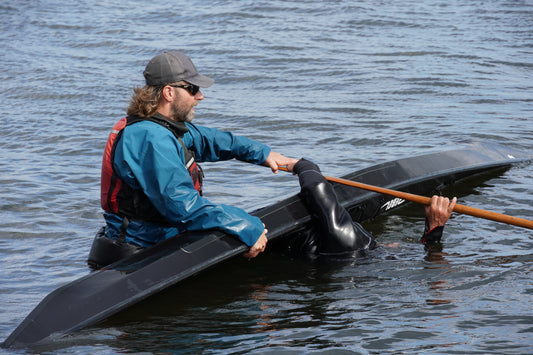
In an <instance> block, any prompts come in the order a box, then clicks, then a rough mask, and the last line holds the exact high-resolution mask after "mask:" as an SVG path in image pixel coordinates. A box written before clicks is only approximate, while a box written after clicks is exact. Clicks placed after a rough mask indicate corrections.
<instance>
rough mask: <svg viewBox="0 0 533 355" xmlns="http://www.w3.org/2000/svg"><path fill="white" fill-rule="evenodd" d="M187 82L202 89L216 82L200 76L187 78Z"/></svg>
mask: <svg viewBox="0 0 533 355" xmlns="http://www.w3.org/2000/svg"><path fill="white" fill-rule="evenodd" d="M185 81H186V82H188V83H190V84H193V85H196V86H199V87H201V88H208V87H210V86H211V85H213V83H214V82H215V80H213V79H211V78H209V77H207V76H204V75H200V74H198V75H195V76H193V77H191V78H187V79H185Z"/></svg>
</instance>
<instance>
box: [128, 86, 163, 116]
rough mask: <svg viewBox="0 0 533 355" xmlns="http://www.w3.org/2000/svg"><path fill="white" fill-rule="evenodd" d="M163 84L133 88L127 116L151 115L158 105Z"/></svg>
mask: <svg viewBox="0 0 533 355" xmlns="http://www.w3.org/2000/svg"><path fill="white" fill-rule="evenodd" d="M164 87H165V85H161V86H150V85H146V86H144V87H142V88H134V89H133V92H134V93H133V96H132V97H131V101H130V105H129V106H128V110H127V113H128V116H140V117H151V116H153V115H154V114H155V113H156V111H157V107H158V106H159V100H160V99H161V93H162V91H163V88H164Z"/></svg>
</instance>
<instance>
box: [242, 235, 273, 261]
mask: <svg viewBox="0 0 533 355" xmlns="http://www.w3.org/2000/svg"><path fill="white" fill-rule="evenodd" d="M267 232H268V231H267V230H266V229H265V230H263V234H261V236H260V237H259V239H257V242H255V244H254V246H253V247H251V248H250V250H248V251H247V252H246V253H244V254H243V256H244V257H245V258H255V257H256V256H257V255H259V253H262V252H264V251H265V248H266V244H267V237H266V234H267Z"/></svg>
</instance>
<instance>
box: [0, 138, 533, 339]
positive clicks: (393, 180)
mask: <svg viewBox="0 0 533 355" xmlns="http://www.w3.org/2000/svg"><path fill="white" fill-rule="evenodd" d="M530 159H531V157H530V156H527V155H526V154H524V153H522V152H519V151H514V150H511V149H509V148H505V147H502V146H500V145H496V144H490V143H479V144H475V145H471V146H466V147H464V148H461V149H455V150H450V151H444V152H437V153H431V154H426V155H422V156H416V157H410V158H405V159H399V160H395V161H392V162H387V163H383V164H378V165H375V166H372V167H369V168H366V169H362V170H359V171H356V172H354V173H352V174H348V175H346V176H344V178H345V179H350V180H354V181H359V182H363V183H367V184H372V185H377V186H381V187H386V188H390V189H396V190H401V191H405V192H410V193H415V194H421V195H428V194H431V193H433V192H434V191H435V190H437V189H441V188H442V187H444V186H446V185H449V184H451V183H453V182H455V181H457V180H460V179H462V178H465V177H469V176H472V175H475V174H478V173H482V172H486V171H490V170H491V169H496V168H503V167H510V166H512V164H515V163H517V162H521V161H524V160H530ZM334 187H335V191H336V193H337V196H338V199H339V201H340V202H341V204H342V205H343V206H344V207H345V208H346V209H347V210H348V211H349V212H350V214H351V215H352V218H354V220H356V221H358V222H363V221H365V220H369V219H372V218H374V217H376V216H377V215H379V214H381V213H384V212H387V211H388V210H390V209H393V208H395V207H398V206H400V205H401V204H402V203H403V200H399V199H396V200H395V199H394V198H393V197H390V196H385V195H380V194H378V193H375V192H368V191H365V190H360V189H357V188H353V187H349V186H345V185H340V184H334ZM391 201H392V202H391ZM251 214H253V215H255V216H258V217H260V218H261V219H262V221H263V222H264V223H265V225H266V228H267V229H268V230H269V233H268V238H269V241H273V240H276V239H277V240H281V239H285V238H291V236H293V235H295V233H298V231H301V230H302V229H304V228H306V227H308V225H309V222H310V221H311V217H310V216H309V213H308V212H307V209H306V208H305V205H304V204H303V202H302V201H301V200H300V198H299V196H298V195H294V196H292V197H290V198H288V199H285V200H282V201H279V202H277V203H275V204H273V205H271V206H268V207H265V208H262V209H259V210H257V211H255V212H252V213H251ZM247 249H248V248H247V246H246V245H244V244H243V243H241V242H240V241H239V240H237V239H236V238H234V237H232V236H229V235H226V234H224V233H222V232H218V231H204V232H195V233H186V234H182V235H179V236H177V237H174V238H171V239H168V240H166V241H164V242H162V243H159V244H157V245H154V246H153V247H150V248H147V249H144V250H142V251H140V252H138V253H137V254H135V255H132V256H131V257H128V258H125V259H123V260H120V261H118V262H116V263H114V264H112V265H109V266H107V267H105V268H103V269H101V270H98V271H95V272H92V273H90V274H88V275H86V276H84V277H81V278H79V279H77V280H74V281H72V282H70V283H68V284H66V285H64V286H62V287H60V288H58V289H56V290H55V291H53V292H51V293H50V294H49V295H48V296H46V297H45V298H44V299H43V300H42V301H41V303H40V304H39V305H38V306H37V307H36V308H35V309H34V310H33V311H32V312H31V313H30V314H29V315H28V316H27V317H26V318H25V319H24V320H23V322H22V323H21V324H20V325H19V326H18V327H17V328H16V329H15V330H14V331H13V333H12V334H11V335H10V336H9V337H8V338H7V339H6V340H5V341H4V343H2V346H3V347H23V346H28V345H32V344H37V343H42V342H45V341H50V340H53V339H55V338H57V337H60V336H62V335H63V334H66V333H69V332H73V331H76V330H79V329H81V328H84V327H87V326H90V325H93V324H95V323H98V322H100V321H103V320H104V319H106V318H108V317H110V316H111V315H113V314H116V313H117V312H119V311H121V310H123V309H125V308H127V307H129V306H131V305H133V304H135V303H138V302H139V301H141V300H143V299H146V298H147V297H149V296H150V295H153V294H155V293H158V292H159V291H161V290H163V289H165V288H167V287H170V286H172V285H175V284H176V283H178V282H180V281H181V280H184V279H186V278H188V277H190V276H192V275H195V274H197V273H199V272H201V271H203V270H205V269H207V268H210V267H213V266H214V265H216V264H218V263H220V262H222V261H225V260H227V259H229V258H232V257H235V256H237V255H239V254H242V253H243V252H244V251H246V250H247Z"/></svg>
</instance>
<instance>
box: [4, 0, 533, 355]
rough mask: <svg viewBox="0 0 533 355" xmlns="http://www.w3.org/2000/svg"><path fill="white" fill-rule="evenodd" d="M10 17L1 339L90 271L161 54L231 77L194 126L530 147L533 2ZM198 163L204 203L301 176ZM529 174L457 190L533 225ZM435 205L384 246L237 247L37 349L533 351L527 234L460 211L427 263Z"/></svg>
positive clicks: (304, 150)
mask: <svg viewBox="0 0 533 355" xmlns="http://www.w3.org/2000/svg"><path fill="white" fill-rule="evenodd" d="M0 29H1V31H0V41H1V45H2V53H1V54H0V66H1V70H0V99H1V107H2V109H3V111H4V114H3V115H2V117H1V118H0V122H1V130H0V157H1V159H0V171H1V174H0V187H1V189H0V293H1V295H2V297H1V301H0V339H5V337H7V336H8V335H9V334H10V333H11V332H12V331H13V329H14V328H15V327H16V326H17V325H18V324H19V323H20V322H21V321H22V320H23V319H24V317H25V316H26V315H27V314H28V313H29V312H30V311H31V310H32V309H33V308H34V307H35V306H36V305H37V304H38V302H39V301H40V300H42V299H43V298H44V297H45V296H46V295H47V294H48V293H50V292H51V291H52V290H54V289H55V288H57V287H59V286H60V285H63V284H65V283H66V282H69V281H71V280H74V279H76V278H78V277H81V276H83V275H85V274H86V273H87V272H88V269H87V267H86V264H85V258H86V256H87V253H88V250H89V248H90V245H91V242H92V237H93V235H94V232H95V231H96V230H97V229H98V228H99V227H100V226H101V224H102V216H101V211H100V208H99V174H100V171H99V169H100V162H101V152H102V150H103V146H104V144H105V140H106V137H107V134H108V132H109V129H110V127H111V126H112V125H113V123H114V122H115V121H116V120H118V119H119V118H121V117H122V116H123V115H124V112H125V107H126V106H127V104H128V100H129V98H130V95H131V92H132V91H131V89H132V87H134V86H140V85H142V84H143V82H142V75H141V73H142V70H143V69H144V66H145V65H146V63H147V61H148V60H149V59H150V58H151V57H152V56H154V55H155V54H157V53H159V52H160V51H162V50H165V49H178V50H182V51H184V52H186V53H187V54H189V55H190V56H191V57H192V58H193V61H194V62H195V63H196V65H197V67H198V68H199V70H200V72H202V73H203V74H205V75H209V76H211V77H213V78H215V80H216V83H215V85H213V86H212V87H211V88H209V89H206V90H204V91H203V92H204V95H205V97H206V99H205V100H204V101H203V102H202V103H201V104H200V105H199V106H198V108H197V112H196V116H197V118H196V122H197V123H198V124H203V125H207V126H216V127H219V128H221V129H224V130H232V131H234V132H236V133H238V134H243V135H246V136H249V137H251V138H254V139H257V140H260V141H263V142H265V143H267V144H269V145H271V146H272V147H273V149H275V150H276V151H279V152H282V153H284V154H286V155H289V156H295V157H301V156H305V157H308V158H310V159H312V160H314V161H315V162H317V163H318V164H319V165H320V166H321V167H322V170H323V171H324V172H325V173H327V174H328V175H332V176H339V175H342V174H345V173H348V172H351V171H354V170H356V169H358V168H362V167H366V166H368V165H371V164H374V163H379V162H383V161H387V160H392V159H395V158H399V157H404V156H411V155H415V154H420V153H425V152H428V151H438V150H442V149H447V148H452V147H454V146H457V145H461V144H464V143H466V142H469V141H472V140H482V141H485V140H489V141H494V142H498V143H500V144H504V145H506V146H510V147H513V148H517V149H521V150H524V151H529V152H531V151H532V149H531V148H532V145H533V126H532V122H533V119H532V115H533V95H532V93H533V85H532V83H533V3H531V1H469V2H460V1H436V0H435V1H431V0H423V1H407V0H406V1H395V2H378V1H368V0H367V1H358V2H354V1H347V0H345V1H343V0H338V1H313V0H307V1H234V2H225V1H194V0H193V1H186V2H185V1H172V2H159V3H156V2H147V1H141V0H137V1H129V2H123V1H113V0H108V1H98V2H92V1H78V2H67V3H65V2H63V1H53V0H42V1H18V2H3V3H1V4H0ZM204 169H205V170H206V178H207V184H206V187H205V190H206V195H207V196H208V197H209V198H211V199H212V200H214V201H217V202H220V203H230V204H234V205H238V206H240V207H243V208H245V209H247V210H253V209H256V208H258V207H261V206H265V205H268V204H270V203H272V202H275V201H277V200H279V199H281V198H284V197H286V196H289V195H292V194H294V193H295V192H296V191H297V190H298V184H297V181H296V179H295V178H294V177H293V176H291V175H289V174H283V173H280V174H278V175H277V176H273V175H271V174H270V173H269V171H268V170H267V169H265V168H262V167H255V166H250V165H247V164H242V163H238V162H230V163H225V164H204ZM532 188H533V166H532V165H531V164H529V165H528V164H526V165H522V166H518V167H515V168H513V169H511V170H509V171H508V172H506V173H504V174H503V175H497V176H491V177H489V178H488V180H486V181H471V182H470V185H467V186H459V187H456V188H452V189H450V190H448V191H447V193H449V194H454V193H460V192H464V193H463V194H462V195H461V201H460V202H461V203H464V204H467V205H470V206H475V207H479V208H484V209H488V210H493V211H496V212H501V213H507V214H510V215H514V216H517V217H522V218H528V219H532V218H533V207H532V198H531V191H532ZM422 215H423V212H422V209H421V208H420V207H418V206H411V207H407V208H403V209H401V210H398V211H397V212H395V213H394V214H393V215H389V216H383V217H381V218H379V219H377V220H375V221H373V222H371V223H368V224H367V225H366V227H367V228H368V229H370V230H371V231H372V232H373V233H374V234H375V235H376V236H377V237H378V239H379V241H380V242H381V244H382V246H381V247H380V248H379V249H378V250H376V252H375V253H374V254H373V255H372V257H370V258H368V259H363V260H354V261H353V262H349V263H346V264H332V265H310V264H306V263H304V262H301V261H298V260H288V259H286V258H283V257H281V256H279V255H262V256H261V257H259V258H257V259H255V260H253V261H250V262H248V261H246V260H240V259H237V260H233V261H231V262H230V263H228V264H226V265H224V266H221V267H220V268H218V269H216V270H212V271H209V272H207V273H205V274H204V275H200V276H199V277H197V278H195V279H193V280H189V281H187V282H185V283H184V284H183V285H180V287H177V288H175V289H171V290H169V291H167V292H165V293H164V294H162V295H158V296H157V297H155V298H153V299H150V300H149V301H148V302H144V303H143V304H141V305H138V306H137V307H135V308H133V309H131V310H130V311H127V312H124V313H122V314H120V315H118V316H117V317H114V318H113V319H110V320H109V321H108V322H106V323H104V324H102V325H100V326H97V327H93V328H90V329H86V330H84V331H82V332H80V333H77V334H75V335H74V336H72V337H69V338H67V339H64V340H63V341H61V342H58V343H55V344H52V345H50V346H49V347H47V348H44V349H39V350H38V351H40V352H53V353H61V354H74V353H93V354H107V353H119V352H120V353H123V352H148V353H165V352H167V353H303V352H322V353H327V352H330V353H342V352H343V351H344V352H346V353H361V354H375V353H380V354H382V353H405V354H419V353H431V354H435V353H447V354H454V353H456V354H457V353H483V354H487V353H505V354H525V353H531V352H533V341H532V340H531V339H532V334H531V333H532V332H533V327H532V324H533V314H532V312H531V309H532V307H531V305H532V297H533V291H532V288H531V285H532V283H533V277H532V275H533V273H532V261H533V254H532V252H531V250H532V249H533V233H532V232H531V231H529V230H526V229H521V228H518V227H511V226H508V225H503V224H500V223H496V222H489V221H485V220H478V219H475V218H473V217H468V216H461V215H457V216H454V218H453V219H452V220H451V221H450V223H449V225H448V226H447V228H446V231H445V248H444V253H443V254H442V255H440V256H439V257H432V258H428V257H427V256H425V255H424V251H423V248H422V247H421V245H420V244H418V243H417V240H418V238H419V235H420V232H421V229H422V220H421V218H422ZM393 243H394V246H389V245H390V244H393ZM18 352H19V353H24V352H25V351H24V350H21V351H18Z"/></svg>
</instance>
